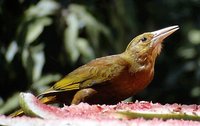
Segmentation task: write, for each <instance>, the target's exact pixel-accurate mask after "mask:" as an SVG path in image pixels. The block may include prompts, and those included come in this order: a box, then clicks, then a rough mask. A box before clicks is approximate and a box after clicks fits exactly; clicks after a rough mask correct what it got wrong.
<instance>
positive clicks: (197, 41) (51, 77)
mask: <svg viewBox="0 0 200 126" xmlns="http://www.w3.org/2000/svg"><path fill="white" fill-rule="evenodd" d="M199 12H200V0H167V1H166V0H149V1H145V0H87V1H82V0H57V1H56V0H27V1H25V0H16V1H12V2H11V1H6V0H0V24H1V25H0V113H7V112H10V111H11V110H13V109H14V108H16V107H17V105H18V102H17V96H18V92H22V91H26V92H27V91H30V92H33V93H34V94H38V93H40V92H41V91H43V90H44V89H46V88H48V87H49V86H50V85H51V84H53V83H54V82H55V81H57V80H59V79H60V78H61V77H62V76H64V75H66V74H67V73H69V72H70V71H72V70H73V69H75V68H77V67H78V66H80V65H82V64H84V63H87V62H88V61H90V60H91V59H94V58H95V57H101V56H106V55H111V54H116V53H120V52H122V51H123V50H124V49H125V48H126V46H127V44H128V43H129V42H130V40H131V39H132V38H133V37H134V36H136V35H138V34H140V33H143V32H146V31H153V30H157V29H160V28H164V27H167V26H170V25H175V24H177V25H179V26H180V30H179V31H177V32H176V33H175V34H173V35H172V36H170V38H168V39H167V40H165V41H166V42H165V44H164V48H163V51H162V53H161V55H160V56H159V58H158V60H157V63H156V68H155V69H156V72H155V78H154V80H153V82H152V83H151V85H149V86H148V88H146V89H145V90H144V91H143V92H141V93H139V94H138V95H136V96H134V97H133V100H135V99H138V100H148V101H153V102H160V103H174V102H176V103H185V104H192V103H196V104H200V15H199Z"/></svg>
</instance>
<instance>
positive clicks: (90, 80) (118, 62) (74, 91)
mask: <svg viewBox="0 0 200 126" xmlns="http://www.w3.org/2000/svg"><path fill="white" fill-rule="evenodd" d="M178 29H179V26H178V25H174V26H169V27H166V28H163V29H160V30H156V31H153V32H145V33H143V34H141V35H138V36H136V37H135V38H133V39H132V40H131V42H130V43H129V44H128V46H127V48H126V49H125V51H124V52H122V53H120V54H116V55H110V56H105V57H101V58H96V59H94V60H92V61H90V62H88V63H87V64H85V65H83V66H80V67H78V68H77V69H75V70H74V71H72V72H71V73H69V74H67V75H66V76H65V77H64V78H63V79H61V80H59V81H58V82H56V83H55V84H54V85H53V86H52V87H51V88H49V89H47V90H45V91H44V92H43V93H41V94H40V95H38V96H37V97H38V99H39V100H40V102H42V103H44V104H51V103H62V104H66V105H71V104H75V105H77V104H79V103H81V102H85V103H88V104H116V103H118V102H120V101H122V100H125V99H126V98H129V97H131V96H133V95H135V94H136V93H138V92H140V91H142V90H143V89H144V88H145V87H147V86H148V85H149V83H150V82H151V81H152V79H153V77H154V66H155V62H156V58H157V56H158V55H159V54H160V52H161V49H162V43H163V40H164V39H165V38H167V37H168V36H169V35H171V34H172V33H174V32H175V31H177V30H178ZM23 114H24V112H23V110H18V111H16V112H14V113H12V114H11V116H12V117H15V116H20V115H23Z"/></svg>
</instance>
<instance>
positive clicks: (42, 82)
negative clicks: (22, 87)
mask: <svg viewBox="0 0 200 126" xmlns="http://www.w3.org/2000/svg"><path fill="white" fill-rule="evenodd" d="M60 78H61V75H60V74H48V75H43V76H42V77H41V78H39V80H37V81H35V82H34V83H33V84H32V86H31V88H32V89H35V90H37V91H38V92H42V91H44V90H45V89H44V88H43V87H45V86H47V85H48V84H50V83H52V82H55V81H58V80H59V79H60Z"/></svg>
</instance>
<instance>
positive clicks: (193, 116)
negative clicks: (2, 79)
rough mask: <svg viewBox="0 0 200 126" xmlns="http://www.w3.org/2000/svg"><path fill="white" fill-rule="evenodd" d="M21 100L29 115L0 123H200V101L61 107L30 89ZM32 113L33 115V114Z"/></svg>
mask: <svg viewBox="0 0 200 126" xmlns="http://www.w3.org/2000/svg"><path fill="white" fill-rule="evenodd" d="M20 104H21V107H22V109H23V110H24V111H25V113H26V116H22V117H15V118H11V117H7V116H4V115H2V116H0V125H28V126H32V125H37V126H40V125H48V126H51V125H52V126H55V125H59V126H62V125H63V126H66V125H68V126H74V125H76V126H83V125H86V126H88V125H94V126H96V125H98V126H101V125H102V126H105V125H108V126H113V125H115V126H118V125H120V126H121V125H122V126H129V125H146V126H151V125H156V126H161V125H162V126H163V125H168V126H179V125H180V126H188V125H190V126H200V121H199V120H200V106H199V105H179V104H172V105H170V104H166V105H161V104H159V103H151V102H144V101H141V102H138V101H136V102H135V103H119V104H117V105H89V104H87V103H81V104H79V105H71V106H64V107H63V108H58V107H54V106H50V105H45V104H41V103H40V102H39V100H38V99H37V98H36V97H34V96H33V95H32V94H29V93H21V94H20ZM30 116H32V117H30Z"/></svg>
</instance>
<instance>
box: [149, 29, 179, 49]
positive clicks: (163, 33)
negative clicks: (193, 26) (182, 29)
mask: <svg viewBox="0 0 200 126" xmlns="http://www.w3.org/2000/svg"><path fill="white" fill-rule="evenodd" d="M178 29H179V27H178V25H175V26H170V27H167V28H163V29H160V30H157V31H154V32H151V33H152V34H153V39H152V47H156V46H157V45H158V44H160V43H161V42H162V41H163V40H164V39H165V38H167V37H168V36H169V35H171V34H172V33H174V32H175V31H176V30H178Z"/></svg>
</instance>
